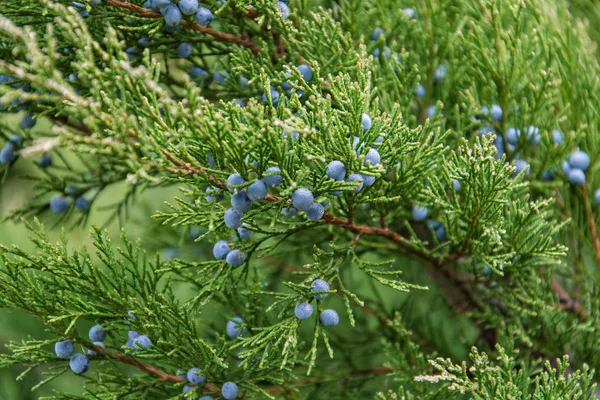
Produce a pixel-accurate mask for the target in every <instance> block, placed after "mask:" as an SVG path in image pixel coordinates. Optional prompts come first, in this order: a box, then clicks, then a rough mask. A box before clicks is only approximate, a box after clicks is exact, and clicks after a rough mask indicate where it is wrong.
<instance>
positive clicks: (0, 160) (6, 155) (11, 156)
mask: <svg viewBox="0 0 600 400" xmlns="http://www.w3.org/2000/svg"><path fill="white" fill-rule="evenodd" d="M22 146H23V139H22V138H21V136H19V135H11V136H10V137H9V138H8V141H7V142H6V143H5V144H4V147H3V148H2V150H0V164H2V165H8V164H12V163H13V161H15V159H16V155H15V151H16V150H18V149H19V148H21V147H22Z"/></svg>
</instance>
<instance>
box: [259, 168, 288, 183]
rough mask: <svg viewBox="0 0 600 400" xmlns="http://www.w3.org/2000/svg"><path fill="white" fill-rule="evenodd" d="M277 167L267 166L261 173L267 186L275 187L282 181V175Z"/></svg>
mask: <svg viewBox="0 0 600 400" xmlns="http://www.w3.org/2000/svg"><path fill="white" fill-rule="evenodd" d="M280 172H281V170H280V169H279V167H269V168H267V170H266V171H265V173H264V175H263V181H264V182H265V183H266V184H267V186H270V187H275V186H279V185H281V184H282V183H283V177H282V176H281V174H280Z"/></svg>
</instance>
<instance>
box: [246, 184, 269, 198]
mask: <svg viewBox="0 0 600 400" xmlns="http://www.w3.org/2000/svg"><path fill="white" fill-rule="evenodd" d="M265 197H267V185H266V184H265V182H264V181H261V180H258V181H256V182H254V183H253V184H252V185H250V186H248V198H249V199H250V200H252V201H257V200H263V199H264V198H265Z"/></svg>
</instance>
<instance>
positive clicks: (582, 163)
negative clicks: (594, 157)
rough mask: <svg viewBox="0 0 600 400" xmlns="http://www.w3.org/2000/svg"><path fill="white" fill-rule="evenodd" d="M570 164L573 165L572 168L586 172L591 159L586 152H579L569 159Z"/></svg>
mask: <svg viewBox="0 0 600 400" xmlns="http://www.w3.org/2000/svg"><path fill="white" fill-rule="evenodd" d="M569 164H571V167H572V168H579V169H580V170H582V171H585V170H586V169H588V167H589V166H590V157H589V156H588V155H587V153H586V152H584V151H581V150H577V151H575V152H573V153H572V154H571V157H569Z"/></svg>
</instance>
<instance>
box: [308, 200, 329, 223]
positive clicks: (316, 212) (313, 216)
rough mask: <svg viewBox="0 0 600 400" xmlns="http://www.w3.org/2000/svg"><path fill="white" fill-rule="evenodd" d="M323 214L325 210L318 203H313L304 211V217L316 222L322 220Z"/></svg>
mask: <svg viewBox="0 0 600 400" xmlns="http://www.w3.org/2000/svg"><path fill="white" fill-rule="evenodd" d="M323 214H325V208H324V207H323V206H322V205H321V204H319V203H313V205H312V206H310V208H309V209H308V210H306V217H307V218H308V219H310V220H313V221H318V220H320V219H321V218H323Z"/></svg>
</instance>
